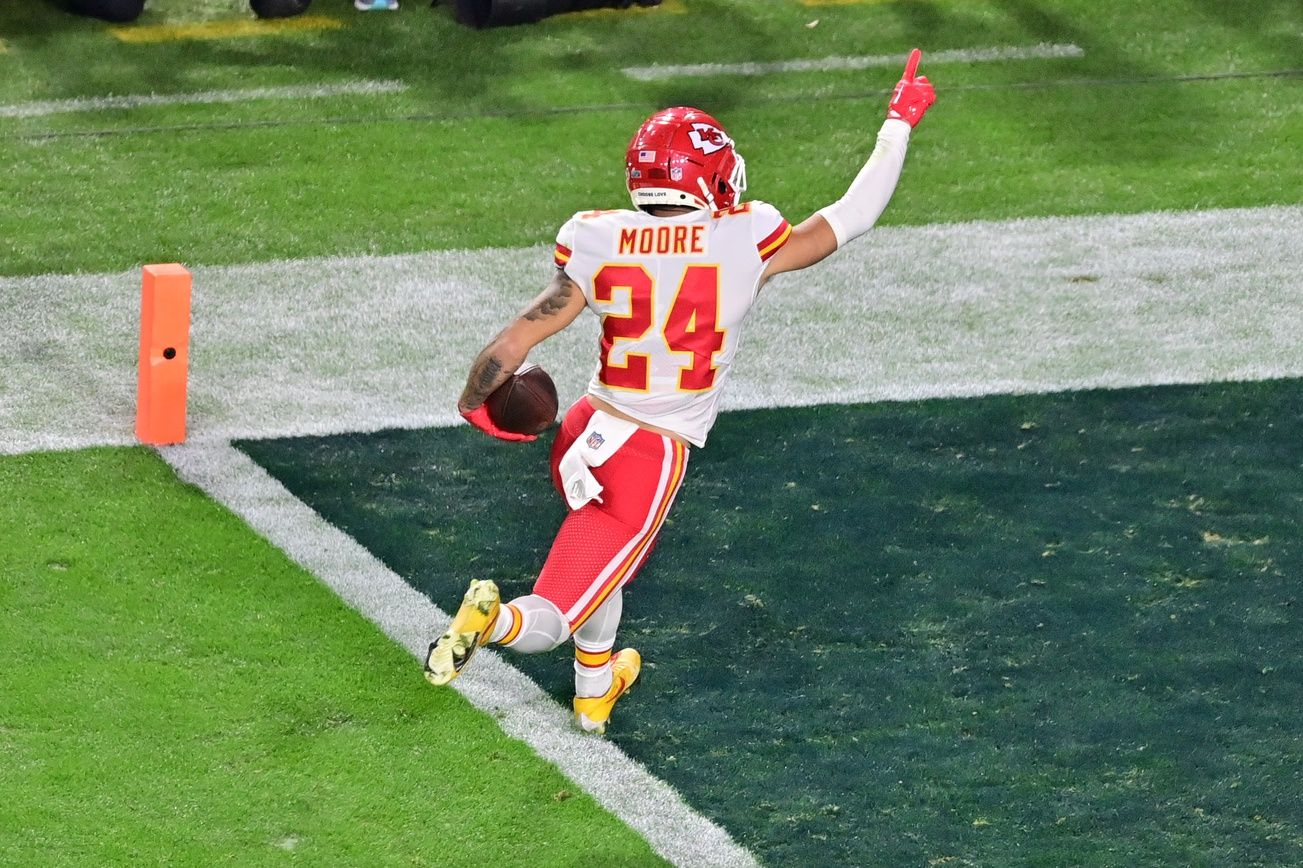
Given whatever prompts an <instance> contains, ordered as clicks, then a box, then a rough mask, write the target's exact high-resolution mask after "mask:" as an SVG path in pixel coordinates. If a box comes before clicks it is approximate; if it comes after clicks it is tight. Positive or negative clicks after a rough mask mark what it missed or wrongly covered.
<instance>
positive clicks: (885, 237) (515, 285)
mask: <svg viewBox="0 0 1303 868" xmlns="http://www.w3.org/2000/svg"><path fill="white" fill-rule="evenodd" d="M1301 237H1303V206H1298V205H1291V206H1273V207H1265V208H1242V209H1229V210H1217V211H1185V212H1158V213H1150V214H1132V215H1126V216H1117V215H1111V216H1096V217H1048V218H1039V219H1034V220H1007V221H983V222H975V223H953V224H938V225H933V226H909V227H887V228H879V229H875V230H873V231H872V232H870V233H869V234H868V235H867V236H865V237H864V238H861V239H859V240H857V241H856V242H854V243H852V244H850V245H848V246H847V247H846V248H845V249H843V250H841V251H839V252H838V253H837V254H835V255H834V256H832V257H831V258H830V259H828V260H827V261H826V262H823V263H820V264H819V265H817V266H816V267H814V268H812V269H810V270H809V271H806V272H802V273H801V274H799V275H783V276H782V277H779V278H778V279H777V280H775V281H774V282H773V283H772V284H770V285H769V286H768V287H766V288H765V290H764V292H763V293H762V296H761V298H760V303H759V304H758V305H757V306H756V309H755V311H754V312H753V313H752V315H751V318H750V319H749V320H748V322H747V326H746V333H745V334H744V335H743V337H742V341H743V347H742V351H741V352H740V353H739V354H738V356H737V361H736V362H735V364H734V366H733V369H732V373H731V374H730V381H729V383H728V386H727V391H726V393H725V395H724V397H723V406H724V409H726V410H736V409H745V408H751V407H791V406H804V405H809V404H822V403H849V402H867V401H884V400H914V399H919V398H939V397H968V396H974V395H986V394H996V393H1009V392H1014V393H1024V392H1056V391H1063V390H1067V389H1086V388H1096V387H1110V388H1114V387H1122V386H1144V385H1157V384H1164V383H1195V382H1207V381H1212V380H1261V379H1268V378H1272V377H1298V376H1303V341H1301V340H1299V337H1298V336H1299V335H1300V334H1303V278H1300V275H1303V245H1300V244H1299V243H1298V240H1299V238H1301ZM182 258H184V257H182ZM551 262H552V249H551V247H550V246H542V245H540V246H538V247H529V248H517V249H500V250H476V251H442V252H434V253H418V254H406V255H400V256H384V257H376V256H358V257H335V258H323V259H305V260H294V261H281V262H268V263H263V264H256V265H239V266H220V267H218V266H200V267H194V268H192V271H193V272H194V276H195V291H194V303H193V316H194V322H193V326H192V329H191V333H192V337H191V345H190V408H189V409H190V412H189V436H190V438H191V439H192V440H200V441H208V442H224V441H229V440H234V439H236V438H240V437H278V436H292V435H305V434H337V433H343V432H355V431H356V432H361V431H375V430H379V429H382V428H419V427H427V426H431V425H451V424H458V423H460V422H461V420H460V418H459V417H458V416H457V414H456V412H455V409H454V407H455V405H456V401H457V396H458V394H459V392H460V391H461V387H462V384H464V383H465V381H466V371H467V368H468V367H469V365H470V360H471V359H473V358H474V357H475V354H476V353H477V352H479V350H480V349H481V348H482V347H483V345H484V343H485V342H486V341H487V340H488V339H489V338H490V337H492V336H493V335H494V334H495V333H496V332H497V331H498V330H499V329H500V328H501V327H502V323H503V322H504V321H505V319H506V318H507V317H508V316H510V315H511V314H512V313H513V312H514V311H517V310H519V309H520V308H521V307H522V306H523V305H524V304H526V303H527V302H528V300H529V299H530V298H532V297H533V296H534V295H535V293H536V291H537V289H538V288H539V287H541V286H543V285H544V284H545V283H546V282H547V280H548V277H549V275H550V272H551V271H552V264H551ZM139 306H140V272H139V271H129V272H121V273H116V274H71V275H65V274H51V275H43V276H37V277H22V278H3V277H0V454H5V453H17V452H30V451H34V450H46V449H72V448H80V447H83V446H92V445H121V444H129V443H134V442H135V438H134V436H133V425H134V419H135V406H136V355H137V352H138V342H139V340H140V338H139V333H140V325H139V322H140V312H139ZM596 342H597V322H596V318H595V317H592V316H583V317H581V318H580V320H579V321H578V322H576V324H575V325H574V326H572V327H571V328H568V329H566V330H565V331H563V332H561V333H560V334H558V335H557V336H556V337H554V338H552V339H550V340H548V341H546V342H545V343H543V344H542V345H540V346H539V347H538V349H537V350H535V352H534V353H533V354H532V360H533V361H535V362H538V363H540V364H542V365H543V366H544V367H545V368H547V369H548V371H549V372H550V373H551V374H552V376H553V379H555V380H556V383H557V388H558V390H559V391H560V394H561V398H562V401H563V402H569V401H572V400H574V399H575V398H577V397H578V396H579V395H580V394H582V392H583V390H584V388H585V386H586V384H587V382H588V378H589V377H590V376H591V374H592V371H593V366H594V365H595V364H596V353H595V352H594V349H595V346H594V345H595V344H596ZM707 448H709V445H707Z"/></svg>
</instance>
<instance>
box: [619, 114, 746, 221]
mask: <svg viewBox="0 0 1303 868" xmlns="http://www.w3.org/2000/svg"><path fill="white" fill-rule="evenodd" d="M624 172H625V180H626V182H627V183H628V187H629V196H630V198H632V199H633V206H634V207H635V208H646V207H647V206H649V205H687V206H688V207H691V208H710V209H711V210H719V209H721V208H731V207H732V206H734V205H736V204H737V201H738V198H739V197H740V196H741V195H742V192H743V191H744V190H746V188H747V173H746V161H745V160H743V159H742V155H741V154H739V153H738V152H737V150H736V149H735V148H734V147H733V140H732V139H730V138H729V137H728V133H726V132H724V128H723V127H722V126H720V123H719V121H717V120H715V119H714V118H713V117H711V116H710V115H708V114H706V113H705V112H703V111H702V110H701V109H695V108H689V107H687V106H678V107H676V108H667V109H664V110H663V111H658V112H656V114H654V115H652V116H651V117H649V118H647V120H646V121H644V122H643V125H642V126H641V127H639V128H638V132H636V133H634V134H633V141H631V142H630V143H629V151H628V153H627V154H626V155H625V158H624Z"/></svg>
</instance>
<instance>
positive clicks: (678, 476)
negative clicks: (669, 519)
mask: <svg viewBox="0 0 1303 868" xmlns="http://www.w3.org/2000/svg"><path fill="white" fill-rule="evenodd" d="M667 439H668V438H667ZM670 443H671V444H673V449H674V466H673V468H672V469H671V470H670V483H669V485H667V486H665V493H664V495H662V497H661V502H660V504H659V505H658V506H657V507H656V518H655V519H654V520H653V521H652V525H651V527H650V528H648V530H647V534H646V535H645V536H644V537H643V538H642V541H641V542H639V543H638V545H637V546H635V547H634V550H633V551H632V552H630V553H629V556H628V557H627V558H625V559H624V563H622V564H620V566H619V568H618V569H616V571H615V572H614V573H612V574H611V576H610V578H608V579H607V580H606V582H605V584H603V585H602V588H601V590H599V591H598V592H597V593H596V594H594V595H593V599H591V600H589V601H588V605H587V606H585V607H584V609H583V611H582V612H580V613H579V617H578V618H576V619H575V620H574V621H572V622H571V629H572V630H576V629H578V628H579V625H580V624H582V623H584V622H585V621H587V620H588V617H589V616H590V615H592V614H593V613H594V612H596V611H597V609H598V607H599V606H601V605H602V603H605V602H606V598H607V597H609V596H611V592H612V591H614V590H615V589H616V588H618V587H620V585H621V584H623V583H624V579H625V576H627V575H629V574H630V573H631V572H632V571H633V570H634V569H635V568H636V567H637V565H638V564H639V562H640V561H641V560H642V557H643V554H644V553H645V552H646V551H647V548H648V546H650V545H651V543H652V541H653V540H654V539H656V534H657V532H658V531H659V530H660V527H661V524H662V523H663V522H664V521H665V514H666V513H667V512H668V511H669V508H670V503H671V502H673V500H674V494H675V492H677V491H678V490H679V483H681V482H682V481H683V467H684V463H685V461H684V459H685V457H686V455H687V450H686V449H685V448H684V446H683V444H682V443H680V442H678V441H677V440H670Z"/></svg>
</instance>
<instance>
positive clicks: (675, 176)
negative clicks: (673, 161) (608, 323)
mask: <svg viewBox="0 0 1303 868" xmlns="http://www.w3.org/2000/svg"><path fill="white" fill-rule="evenodd" d="M670 180H671V181H682V180H683V169H681V168H679V167H678V166H675V167H674V168H672V169H670Z"/></svg>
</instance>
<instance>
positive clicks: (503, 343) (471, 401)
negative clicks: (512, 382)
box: [457, 268, 587, 433]
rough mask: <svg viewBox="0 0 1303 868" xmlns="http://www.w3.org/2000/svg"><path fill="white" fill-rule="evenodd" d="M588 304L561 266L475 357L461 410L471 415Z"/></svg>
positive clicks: (458, 403) (462, 397)
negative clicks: (539, 291)
mask: <svg viewBox="0 0 1303 868" xmlns="http://www.w3.org/2000/svg"><path fill="white" fill-rule="evenodd" d="M586 305H587V300H586V299H585V298H584V292H583V290H582V289H580V288H579V285H578V284H577V283H575V282H574V281H573V280H571V279H570V276H569V275H568V274H566V273H565V271H564V270H563V269H560V268H558V269H557V271H556V274H555V275H553V277H552V280H551V282H550V283H548V285H547V288H546V289H544V290H543V291H542V292H541V293H539V295H538V297H537V298H535V299H534V300H533V301H532V302H530V303H529V305H528V306H527V307H526V308H525V309H524V310H522V311H521V312H520V314H519V315H518V316H517V317H516V318H515V319H513V320H512V321H511V322H510V323H508V324H507V327H506V328H504V329H503V330H502V331H500V332H498V334H497V336H496V337H494V338H493V340H491V341H489V343H488V345H487V346H485V347H484V349H482V350H480V354H479V355H478V356H476V357H475V361H474V363H472V364H471V370H470V375H469V376H467V378H466V388H464V389H462V393H461V398H460V399H459V400H458V401H457V409H458V411H460V412H461V414H462V415H463V416H466V417H467V418H469V417H470V414H471V413H473V412H474V411H476V410H477V409H479V408H480V407H481V406H483V404H484V400H485V399H486V398H488V396H489V395H490V394H491V393H492V392H493V390H494V389H496V388H498V386H501V385H502V384H503V383H505V382H506V381H507V378H508V377H510V376H511V375H512V374H514V373H515V372H516V369H517V368H519V367H520V366H521V365H522V364H524V362H525V357H526V356H528V355H529V351H530V350H532V349H533V348H534V347H536V346H538V344H540V343H542V342H543V341H545V340H547V339H548V338H550V337H552V335H554V334H556V333H557V332H559V331H561V330H562V329H563V328H565V327H566V326H568V325H570V323H572V322H574V321H575V318H576V317H577V316H579V312H580V311H582V310H583V309H584V307H585V306H586ZM472 421H474V420H472ZM490 433H492V432H490Z"/></svg>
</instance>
